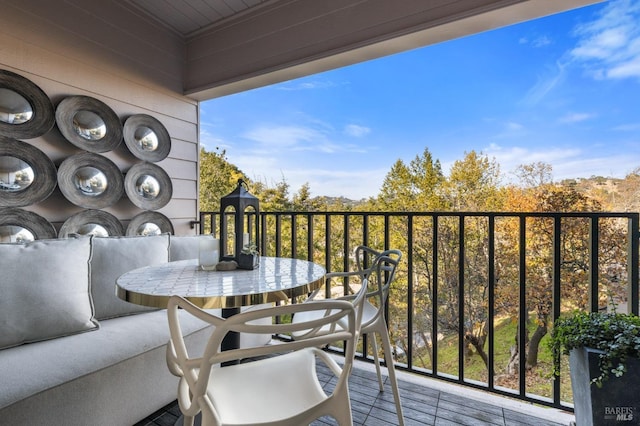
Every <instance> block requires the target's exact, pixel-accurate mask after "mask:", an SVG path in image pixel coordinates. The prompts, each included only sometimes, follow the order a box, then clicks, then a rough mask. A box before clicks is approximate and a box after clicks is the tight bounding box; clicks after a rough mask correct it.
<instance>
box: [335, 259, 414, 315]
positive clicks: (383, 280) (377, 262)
mask: <svg viewBox="0 0 640 426" xmlns="http://www.w3.org/2000/svg"><path fill="white" fill-rule="evenodd" d="M354 256H355V259H356V268H357V270H356V271H347V272H331V273H328V274H327V275H326V278H327V280H328V281H329V280H332V279H336V278H343V279H345V280H348V279H349V278H351V277H356V278H359V280H360V281H361V282H362V281H364V280H367V283H368V289H367V293H366V296H365V297H366V300H367V301H369V302H370V303H371V304H372V305H374V306H376V307H377V308H378V311H377V312H376V314H375V315H374V316H372V317H369V318H367V319H366V322H365V323H364V324H362V327H366V326H367V325H368V324H371V323H373V322H375V321H377V320H378V318H379V317H380V316H382V315H384V310H385V305H386V303H387V299H388V297H389V288H390V286H391V283H392V282H393V280H394V279H395V274H396V270H397V267H398V264H399V263H400V260H401V259H402V252H401V251H400V250H397V249H389V250H384V251H378V250H374V249H372V248H371V247H367V246H358V247H356V249H355V250H354ZM343 285H344V286H347V290H350V288H349V287H348V286H349V283H348V282H345V283H343ZM329 287H330V286H327V288H329ZM327 291H329V290H327ZM350 298H354V295H352V296H349V295H347V296H346V297H342V299H350Z"/></svg>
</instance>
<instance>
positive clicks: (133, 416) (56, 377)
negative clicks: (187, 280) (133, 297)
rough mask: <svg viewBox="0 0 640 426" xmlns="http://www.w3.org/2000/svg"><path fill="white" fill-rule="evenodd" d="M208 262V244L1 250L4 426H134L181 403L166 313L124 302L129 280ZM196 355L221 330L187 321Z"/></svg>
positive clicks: (154, 241)
mask: <svg viewBox="0 0 640 426" xmlns="http://www.w3.org/2000/svg"><path fill="white" fill-rule="evenodd" d="M197 256H198V237H195V236H189V237H186V236H185V237H175V236H169V235H158V236H147V237H109V238H95V237H78V238H69V239H58V240H41V241H34V242H30V243H26V244H0V424H12V425H18V424H24V425H30V426H35V425H55V424H60V425H65V426H71V425H81V426H86V425H92V426H97V425H108V426H115V425H125V426H130V425H132V424H134V423H136V422H137V421H139V420H141V419H143V418H145V417H146V416H147V415H149V414H150V413H152V412H154V411H156V410H158V409H160V408H162V407H164V406H165V405H167V404H169V403H170V402H171V401H173V400H175V398H176V391H177V384H178V379H177V378H176V377H174V376H172V375H171V374H170V372H169V370H168V368H167V365H166V359H165V351H166V344H167V342H168V340H169V330H168V325H167V318H166V312H165V311H164V310H156V309H151V308H146V307H142V306H137V305H133V304H131V303H127V302H124V301H122V300H120V299H118V298H117V296H116V295H115V280H116V278H117V277H119V276H120V275H121V274H123V273H124V272H127V271H129V270H132V269H136V268H139V267H143V266H147V265H156V264H160V263H163V262H167V261H169V260H183V259H190V258H195V257H197ZM181 325H182V327H183V329H184V331H185V335H186V336H187V337H186V341H187V342H188V345H189V348H190V350H191V351H194V352H195V353H198V351H201V350H202V349H203V348H204V346H205V344H206V341H207V339H208V337H209V334H210V332H211V330H210V329H209V326H208V325H207V324H205V323H204V322H202V321H200V320H198V319H196V318H194V317H192V316H189V315H185V316H184V318H183V319H182V321H181Z"/></svg>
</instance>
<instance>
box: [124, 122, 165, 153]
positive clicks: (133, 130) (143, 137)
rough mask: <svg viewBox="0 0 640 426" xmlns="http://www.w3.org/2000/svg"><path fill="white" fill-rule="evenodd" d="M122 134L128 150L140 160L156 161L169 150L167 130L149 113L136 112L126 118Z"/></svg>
mask: <svg viewBox="0 0 640 426" xmlns="http://www.w3.org/2000/svg"><path fill="white" fill-rule="evenodd" d="M123 134H124V143H125V144H126V145H127V147H128V148H129V151H131V153H132V154H133V155H135V156H136V157H138V158H139V159H141V160H144V161H151V162H152V163H157V162H158V161H161V160H164V159H165V158H166V157H167V155H169V151H171V137H170V136H169V132H167V129H166V128H165V127H164V126H163V125H162V123H160V122H159V121H158V120H156V119H155V118H154V117H151V116H150V115H146V114H137V115H132V116H131V117H129V118H127V120H126V121H125V122H124V130H123Z"/></svg>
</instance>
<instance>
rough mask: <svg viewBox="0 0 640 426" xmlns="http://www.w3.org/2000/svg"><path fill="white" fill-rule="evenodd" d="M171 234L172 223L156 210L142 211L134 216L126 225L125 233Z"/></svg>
mask: <svg viewBox="0 0 640 426" xmlns="http://www.w3.org/2000/svg"><path fill="white" fill-rule="evenodd" d="M166 233H169V234H173V225H172V224H171V221H170V220H169V218H167V217H166V216H165V215H163V214H161V213H158V212H149V211H147V212H142V213H140V214H139V215H137V216H135V217H134V218H133V219H131V221H130V222H129V225H128V226H127V235H129V236H132V235H144V236H147V235H160V234H166Z"/></svg>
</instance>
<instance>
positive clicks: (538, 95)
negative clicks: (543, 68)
mask: <svg viewBox="0 0 640 426" xmlns="http://www.w3.org/2000/svg"><path fill="white" fill-rule="evenodd" d="M564 76H565V65H563V64H562V63H560V62H557V63H556V66H555V67H553V68H551V67H549V68H547V72H546V73H545V75H541V76H539V77H538V81H537V82H536V84H535V85H534V86H533V87H532V88H531V89H529V91H528V92H527V94H526V95H525V97H524V99H523V101H522V103H523V104H525V105H528V106H534V105H536V104H537V103H538V102H540V101H541V100H542V99H543V98H544V97H545V96H547V94H548V93H549V92H551V91H552V90H553V89H554V88H555V87H556V86H557V85H558V84H560V83H561V82H562V81H563V79H564Z"/></svg>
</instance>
